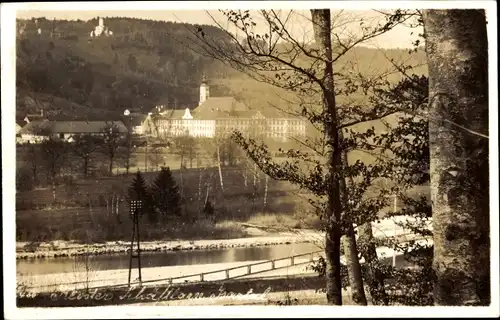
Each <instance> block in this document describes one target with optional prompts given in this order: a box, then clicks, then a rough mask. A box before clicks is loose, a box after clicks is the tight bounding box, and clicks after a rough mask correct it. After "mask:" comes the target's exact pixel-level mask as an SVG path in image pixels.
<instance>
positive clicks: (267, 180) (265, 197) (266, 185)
mask: <svg viewBox="0 0 500 320" xmlns="http://www.w3.org/2000/svg"><path fill="white" fill-rule="evenodd" d="M268 183H269V176H268V175H267V174H266V184H265V186H264V209H265V208H266V205H267V188H268Z"/></svg>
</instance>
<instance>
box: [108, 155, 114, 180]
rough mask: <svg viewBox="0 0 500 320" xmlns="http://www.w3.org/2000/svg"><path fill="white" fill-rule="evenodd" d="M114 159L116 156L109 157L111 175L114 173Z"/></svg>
mask: <svg viewBox="0 0 500 320" xmlns="http://www.w3.org/2000/svg"><path fill="white" fill-rule="evenodd" d="M113 160H114V157H109V175H110V176H112V175H113Z"/></svg>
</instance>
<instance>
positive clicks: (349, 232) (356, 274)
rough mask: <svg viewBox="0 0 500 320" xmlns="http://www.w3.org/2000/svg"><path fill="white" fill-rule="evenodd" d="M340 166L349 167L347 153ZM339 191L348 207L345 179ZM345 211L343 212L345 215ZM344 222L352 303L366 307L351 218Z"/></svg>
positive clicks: (345, 251)
mask: <svg viewBox="0 0 500 320" xmlns="http://www.w3.org/2000/svg"><path fill="white" fill-rule="evenodd" d="M339 138H340V139H343V136H342V133H340V134H339ZM342 165H343V166H344V167H346V168H347V167H348V166H349V161H348V158H347V152H345V151H344V152H342ZM339 182H340V184H339V186H340V191H341V194H342V203H343V204H344V206H347V205H348V201H349V195H348V194H347V184H346V181H345V178H343V179H340V181H339ZM349 183H350V184H351V185H354V183H355V182H354V179H353V178H352V177H349ZM345 212H346V210H344V215H345ZM344 220H345V222H346V228H347V229H346V230H345V235H344V236H343V237H342V243H343V247H344V257H345V261H346V265H347V273H348V275H349V284H350V287H351V294H352V301H353V302H354V303H355V304H357V305H364V306H366V305H367V300H366V294H365V288H364V283H363V277H362V275H361V265H360V263H359V258H358V256H359V252H358V246H357V243H356V233H355V232H354V226H353V224H352V217H351V216H347V217H344Z"/></svg>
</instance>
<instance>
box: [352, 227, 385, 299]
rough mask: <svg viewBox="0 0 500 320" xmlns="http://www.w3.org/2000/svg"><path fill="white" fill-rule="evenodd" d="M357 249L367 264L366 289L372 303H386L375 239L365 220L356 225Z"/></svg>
mask: <svg viewBox="0 0 500 320" xmlns="http://www.w3.org/2000/svg"><path fill="white" fill-rule="evenodd" d="M358 234H359V236H358V244H360V245H359V251H360V252H361V255H362V256H363V258H365V263H366V265H367V266H368V276H367V283H368V290H370V296H371V298H372V304H373V305H384V306H386V305H388V304H389V300H388V299H387V294H386V292H385V284H384V275H383V273H382V271H381V270H380V262H379V260H378V257H377V250H376V246H375V239H374V237H373V230H372V224H371V222H366V223H364V224H362V225H360V226H359V227H358Z"/></svg>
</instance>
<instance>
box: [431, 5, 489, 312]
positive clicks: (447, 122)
mask: <svg viewBox="0 0 500 320" xmlns="http://www.w3.org/2000/svg"><path fill="white" fill-rule="evenodd" d="M423 19H424V31H425V35H426V49H427V58H428V59H427V60H428V65H429V105H430V110H429V119H432V120H431V121H430V122H429V145H430V176H431V198H432V223H433V236H434V260H433V268H434V271H435V273H436V277H437V280H436V284H435V287H434V303H435V304H436V305H452V306H459V305H489V304H490V299H491V298H490V268H489V267H490V229H489V223H490V221H489V181H488V177H489V171H488V169H489V168H488V165H489V163H488V158H489V154H488V153H489V150H488V142H489V141H488V139H487V138H486V137H487V136H488V40H487V34H486V18H485V12H484V10H424V12H423Z"/></svg>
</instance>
